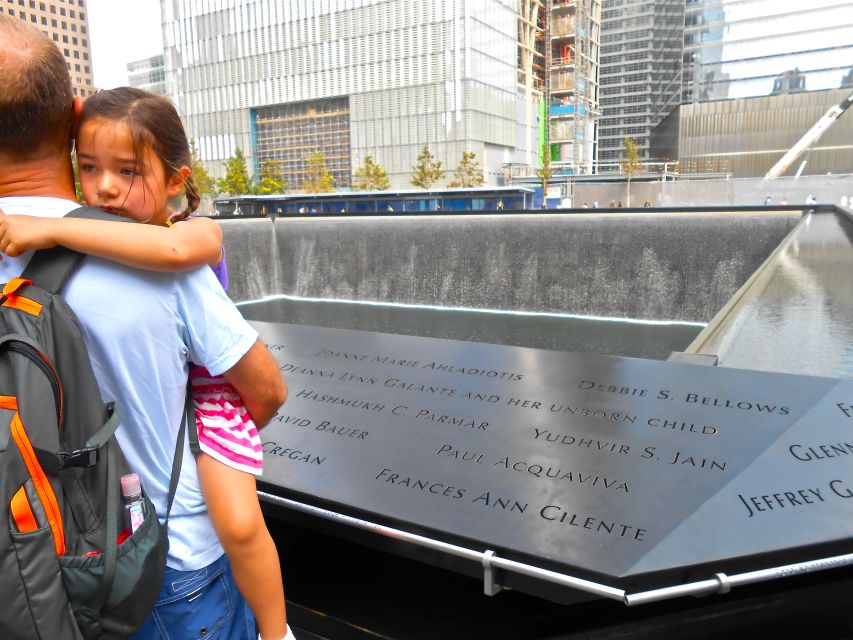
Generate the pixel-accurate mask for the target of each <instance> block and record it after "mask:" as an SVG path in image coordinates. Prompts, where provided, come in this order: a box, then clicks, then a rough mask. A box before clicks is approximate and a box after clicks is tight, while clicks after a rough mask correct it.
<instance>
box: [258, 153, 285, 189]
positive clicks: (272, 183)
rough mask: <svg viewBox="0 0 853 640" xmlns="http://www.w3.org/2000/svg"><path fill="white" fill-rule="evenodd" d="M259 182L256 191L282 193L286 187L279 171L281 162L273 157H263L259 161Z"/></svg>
mask: <svg viewBox="0 0 853 640" xmlns="http://www.w3.org/2000/svg"><path fill="white" fill-rule="evenodd" d="M259 178H260V182H258V186H257V189H256V193H259V194H263V195H271V194H275V193H284V191H285V189H287V181H286V180H285V179H284V175H282V172H281V164H279V162H278V160H274V159H273V158H265V159H264V160H262V161H261V172H260V176H259Z"/></svg>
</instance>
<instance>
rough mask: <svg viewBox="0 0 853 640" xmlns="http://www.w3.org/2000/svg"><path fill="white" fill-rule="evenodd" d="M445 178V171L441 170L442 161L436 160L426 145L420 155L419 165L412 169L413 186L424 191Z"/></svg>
mask: <svg viewBox="0 0 853 640" xmlns="http://www.w3.org/2000/svg"><path fill="white" fill-rule="evenodd" d="M443 177H444V171H443V170H442V168H441V161H440V160H436V159H435V156H433V155H432V152H431V151H430V150H429V145H428V144H425V145H424V148H423V149H422V150H421V152H420V153H419V154H418V161H417V164H415V166H414V167H412V181H411V182H412V184H413V185H414V186H416V187H421V188H422V189H429V188H430V187H431V186H432V185H434V184H435V183H436V182H438V181H439V180H441V179H442V178H443Z"/></svg>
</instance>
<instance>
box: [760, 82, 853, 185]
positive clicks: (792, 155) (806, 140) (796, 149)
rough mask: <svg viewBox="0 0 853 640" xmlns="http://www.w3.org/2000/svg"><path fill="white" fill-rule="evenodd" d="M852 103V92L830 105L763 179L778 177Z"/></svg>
mask: <svg viewBox="0 0 853 640" xmlns="http://www.w3.org/2000/svg"><path fill="white" fill-rule="evenodd" d="M851 104H853V93H851V94H850V95H849V96H847V98H846V99H844V100H842V101H841V102H839V103H838V104H837V105H835V106H834V107H832V108H831V109H830V110H829V111H827V112H826V113H825V114H824V115H823V116H822V117H821V119H820V120H818V121H817V122H816V123H815V124H814V126H813V127H812V128H811V129H809V130H808V131H807V132H806V135H804V136H803V137H802V138H800V139H799V140H797V144H795V145H794V146H793V147H791V148H790V149H789V150H788V152H787V153H786V154H785V155H784V156H782V159H781V160H779V162H777V163H776V164H774V165H773V168H772V169H770V171H768V172H767V174H766V175H765V176H764V179H765V180H766V179H768V178H778V177H779V176H781V175H782V174H783V173H785V171H787V170H788V168H789V167H790V166H791V165H792V164H794V162H795V161H796V159H797V158H799V157H800V155H802V153H803V151H805V150H806V149H808V148H809V147H810V146H811V145H813V144H814V143H815V142H817V141H818V140H819V139H820V137H821V136H822V135H823V134H824V133H826V130H827V129H829V128H830V127H831V126H832V124H833V123H834V122H835V121H836V120H838V118H839V116H841V114H842V113H844V112H845V111H847V109H848V107H850V105H851Z"/></svg>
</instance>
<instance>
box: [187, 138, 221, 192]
mask: <svg viewBox="0 0 853 640" xmlns="http://www.w3.org/2000/svg"><path fill="white" fill-rule="evenodd" d="M190 157H191V161H192V164H193V182H195V188H196V189H197V190H198V194H199V195H200V196H201V197H202V198H203V197H204V196H215V195H216V193H217V189H216V181H215V180H214V179H213V178H212V177H211V176H210V174H209V173H208V172H207V167H206V166H204V162H202V159H201V156H199V155H198V149H197V148H196V146H195V140H190Z"/></svg>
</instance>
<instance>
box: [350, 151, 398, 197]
mask: <svg viewBox="0 0 853 640" xmlns="http://www.w3.org/2000/svg"><path fill="white" fill-rule="evenodd" d="M353 178H354V179H353V183H352V188H353V189H355V190H356V191H381V190H383V189H390V188H391V181H390V180H388V174H387V173H386V172H385V169H383V168H382V167H380V166H379V165H378V164H377V163H376V161H375V160H374V159H373V156H371V155H369V154H368V155H366V156H364V163H363V164H362V165H361V166H360V167H359V168H358V170H357V171H356V172H355V176H353Z"/></svg>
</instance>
